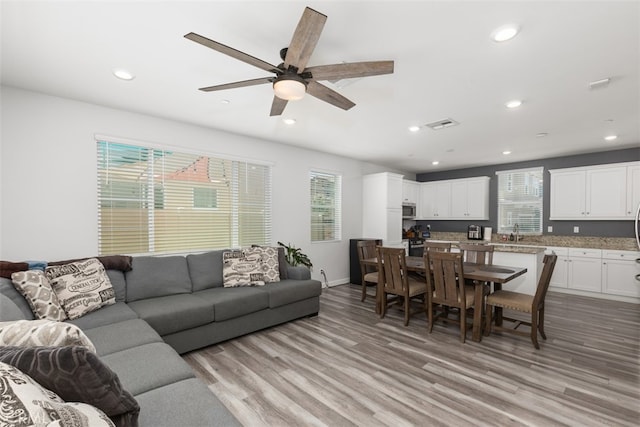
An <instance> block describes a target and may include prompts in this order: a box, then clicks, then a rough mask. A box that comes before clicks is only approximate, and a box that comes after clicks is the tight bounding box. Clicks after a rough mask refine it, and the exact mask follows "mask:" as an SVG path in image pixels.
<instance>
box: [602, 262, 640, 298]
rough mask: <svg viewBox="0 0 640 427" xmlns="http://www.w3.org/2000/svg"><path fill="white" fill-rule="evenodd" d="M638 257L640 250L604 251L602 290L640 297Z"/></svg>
mask: <svg viewBox="0 0 640 427" xmlns="http://www.w3.org/2000/svg"><path fill="white" fill-rule="evenodd" d="M637 259H640V252H634V251H613V250H604V251H602V292H604V293H606V294H611V295H622V296H627V297H634V298H640V263H639V262H637V261H636V260H637ZM636 276H637V277H638V278H636Z"/></svg>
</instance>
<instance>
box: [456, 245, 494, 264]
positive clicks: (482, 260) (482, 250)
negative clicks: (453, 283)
mask: <svg viewBox="0 0 640 427" xmlns="http://www.w3.org/2000/svg"><path fill="white" fill-rule="evenodd" d="M459 247H460V251H461V252H463V253H464V255H463V260H464V262H470V263H473V264H485V265H491V264H493V248H494V247H493V246H492V245H484V244H475V243H460V245H459Z"/></svg>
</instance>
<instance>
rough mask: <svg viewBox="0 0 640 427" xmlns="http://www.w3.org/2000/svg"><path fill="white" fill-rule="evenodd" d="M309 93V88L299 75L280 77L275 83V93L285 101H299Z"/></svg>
mask: <svg viewBox="0 0 640 427" xmlns="http://www.w3.org/2000/svg"><path fill="white" fill-rule="evenodd" d="M306 92H307V86H306V85H305V84H304V81H303V80H302V78H300V77H298V76H297V75H292V76H287V75H285V76H280V77H278V79H277V80H276V81H275V82H274V83H273V93H274V95H275V96H277V97H278V98H280V99H284V100H285V101H297V100H299V99H302V98H303V97H304V94H305V93H306Z"/></svg>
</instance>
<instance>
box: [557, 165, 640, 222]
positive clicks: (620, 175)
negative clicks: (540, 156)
mask: <svg viewBox="0 0 640 427" xmlns="http://www.w3.org/2000/svg"><path fill="white" fill-rule="evenodd" d="M639 165H640V162H634V163H616V164H609V165H598V166H590V167H580V168H569V169H555V170H550V171H549V173H550V174H551V200H550V201H551V204H550V219H551V220H574V219H580V220H585V219H590V220H620V219H632V217H633V216H634V215H635V208H632V206H634V205H633V203H634V198H635V200H637V199H640V197H639V196H638V194H637V193H638V189H635V188H634V187H638V185H637V184H636V185H634V173H635V177H636V178H637V177H638V176H640V172H638V171H637V170H636V169H638V167H639Z"/></svg>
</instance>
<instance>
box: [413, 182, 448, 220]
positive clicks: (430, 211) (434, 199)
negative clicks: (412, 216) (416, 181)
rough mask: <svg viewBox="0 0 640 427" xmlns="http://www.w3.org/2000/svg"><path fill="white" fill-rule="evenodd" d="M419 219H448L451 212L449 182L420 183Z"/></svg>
mask: <svg viewBox="0 0 640 427" xmlns="http://www.w3.org/2000/svg"><path fill="white" fill-rule="evenodd" d="M418 198H419V200H420V207H419V209H418V215H419V219H449V217H450V212H451V182H450V181H434V182H423V183H420V196H419V197H418Z"/></svg>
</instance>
